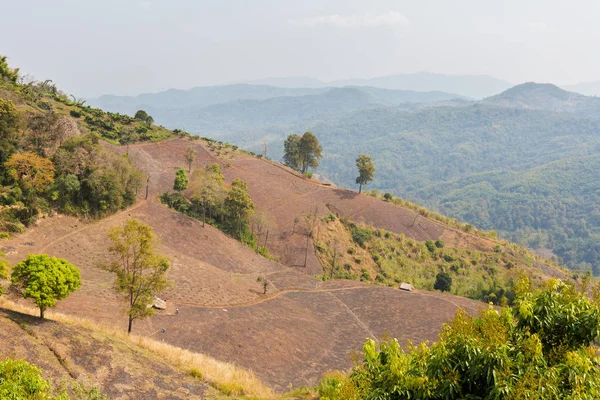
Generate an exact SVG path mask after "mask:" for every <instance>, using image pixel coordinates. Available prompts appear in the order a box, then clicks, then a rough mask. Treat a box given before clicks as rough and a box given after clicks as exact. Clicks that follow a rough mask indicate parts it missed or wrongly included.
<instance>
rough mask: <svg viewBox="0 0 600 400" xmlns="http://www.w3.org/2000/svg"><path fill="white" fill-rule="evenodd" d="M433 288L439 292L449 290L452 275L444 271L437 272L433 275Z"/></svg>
mask: <svg viewBox="0 0 600 400" xmlns="http://www.w3.org/2000/svg"><path fill="white" fill-rule="evenodd" d="M433 288H434V289H435V290H439V291H441V292H449V291H450V289H452V277H451V276H450V274H448V273H447V272H445V271H443V272H440V273H438V274H437V275H436V276H435V283H434V284H433Z"/></svg>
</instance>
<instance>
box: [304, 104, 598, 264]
mask: <svg viewBox="0 0 600 400" xmlns="http://www.w3.org/2000/svg"><path fill="white" fill-rule="evenodd" d="M312 129H313V131H315V132H321V137H322V140H323V147H324V148H325V149H327V153H326V154H327V156H326V157H324V160H323V162H322V165H321V171H323V172H324V173H325V174H326V175H327V176H328V177H329V178H330V179H332V180H333V181H334V182H339V183H341V184H344V185H347V186H351V185H353V183H354V178H355V175H356V171H354V169H353V168H352V166H349V165H348V164H345V163H342V162H340V160H343V159H347V158H351V157H352V156H353V155H354V154H358V153H366V154H371V155H372V157H373V160H374V162H375V165H376V167H377V173H376V178H375V180H374V182H373V185H372V186H371V187H372V188H378V189H380V190H382V191H390V192H392V193H397V194H399V195H401V196H404V197H406V198H408V199H410V200H413V201H416V202H420V203H424V204H427V205H428V206H430V207H432V208H434V209H437V210H439V211H441V212H442V213H443V214H445V215H449V216H452V217H455V218H458V219H461V220H465V221H468V222H470V223H472V224H474V225H476V226H480V227H482V228H486V229H496V230H499V231H500V233H501V234H502V235H503V236H505V237H510V238H512V239H515V240H517V241H520V242H521V243H526V244H529V245H530V246H532V247H534V248H550V249H552V250H554V252H555V253H556V254H557V255H559V256H560V257H563V259H564V261H565V262H566V263H567V264H568V265H569V266H571V267H582V268H592V266H595V265H598V263H599V261H600V246H599V245H598V241H597V238H598V234H600V220H599V219H598V218H597V215H598V213H599V210H598V201H597V200H598V199H599V198H600V188H599V187H598V185H597V184H596V182H597V176H598V171H600V169H599V168H598V152H599V151H600V121H598V120H595V119H588V118H580V117H577V116H575V115H571V114H565V113H560V114H559V113H553V112H549V111H541V110H524V109H516V108H501V107H493V106H487V105H474V106H469V107H460V108H449V107H446V108H432V109H428V110H424V111H421V112H417V113H407V112H402V111H391V110H385V111H384V110H366V111H361V112H358V113H354V114H352V115H350V116H346V117H345V118H343V119H339V120H336V121H329V122H322V123H319V124H317V125H315V126H314V127H312ZM361 138H369V139H368V140H364V139H361ZM594 268H595V267H594ZM596 272H598V271H596Z"/></svg>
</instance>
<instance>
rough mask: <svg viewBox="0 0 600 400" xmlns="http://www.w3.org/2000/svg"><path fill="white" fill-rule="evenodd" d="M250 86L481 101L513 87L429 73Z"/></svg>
mask: <svg viewBox="0 0 600 400" xmlns="http://www.w3.org/2000/svg"><path fill="white" fill-rule="evenodd" d="M246 83H250V84H258V85H271V86H278V87H288V88H298V87H310V88H319V87H332V86H334V87H343V86H371V87H375V88H381V89H395V90H413V91H417V92H431V91H441V92H448V93H457V94H460V95H461V96H464V97H471V98H474V99H481V98H484V97H488V96H491V95H494V94H496V93H499V92H501V91H503V90H506V89H508V88H509V87H511V86H512V85H511V84H510V83H508V82H506V81H503V80H501V79H497V78H494V77H492V76H488V75H445V74H436V73H431V72H417V73H414V74H397V75H389V76H382V77H377V78H370V79H345V80H337V81H331V82H324V81H320V80H318V79H313V78H308V77H287V78H266V79H258V80H253V81H246Z"/></svg>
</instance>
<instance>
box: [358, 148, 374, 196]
mask: <svg viewBox="0 0 600 400" xmlns="http://www.w3.org/2000/svg"><path fill="white" fill-rule="evenodd" d="M356 167H357V168H358V176H357V177H356V183H358V184H359V185H360V186H359V187H358V193H361V192H362V187H363V185H367V184H368V183H369V182H371V181H372V180H373V174H375V165H373V160H371V156H368V155H366V154H361V155H359V156H358V158H357V159H356Z"/></svg>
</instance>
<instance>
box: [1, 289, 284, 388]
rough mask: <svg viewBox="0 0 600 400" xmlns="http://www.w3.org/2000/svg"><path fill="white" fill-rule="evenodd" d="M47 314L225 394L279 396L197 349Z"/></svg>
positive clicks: (30, 311) (8, 305) (26, 310)
mask: <svg viewBox="0 0 600 400" xmlns="http://www.w3.org/2000/svg"><path fill="white" fill-rule="evenodd" d="M0 307H2V308H5V309H8V310H12V311H15V312H19V313H22V314H27V315H32V316H38V315H39V310H38V309H37V308H33V307H29V306H25V305H22V304H19V303H15V302H13V301H11V300H8V299H5V298H0ZM46 315H47V316H46V318H48V319H51V320H54V321H57V322H61V323H64V324H71V325H75V326H78V327H82V328H87V329H90V330H93V331H95V332H99V333H102V334H104V335H107V336H110V337H112V338H114V339H117V340H121V341H124V342H125V343H130V344H132V345H135V346H138V347H139V348H140V350H147V351H150V352H151V353H153V354H155V355H158V356H160V357H161V358H163V359H164V360H165V361H166V362H168V363H169V364H171V365H173V366H174V367H176V368H178V369H180V370H182V371H184V372H185V373H188V374H190V375H192V376H195V377H198V378H201V379H203V380H204V381H206V382H208V383H209V384H210V385H211V386H213V387H215V388H216V389H218V390H219V391H221V392H223V393H224V394H227V395H246V396H253V397H257V398H261V399H273V398H276V395H275V393H274V392H273V391H272V390H271V389H270V388H269V387H267V386H266V385H265V384H263V383H262V382H261V381H260V380H259V379H258V378H257V377H256V376H255V375H254V374H253V373H252V372H250V371H246V370H244V369H241V368H239V367H236V366H235V365H233V364H229V363H225V362H220V361H218V360H216V359H214V358H212V357H209V356H206V355H204V354H199V353H194V352H191V351H189V350H185V349H181V348H179V347H175V346H172V345H169V344H167V343H163V342H159V341H156V340H153V339H150V338H148V337H145V336H139V335H134V334H130V335H128V334H127V333H126V332H125V331H122V330H119V329H116V328H111V327H108V326H106V325H102V324H98V323H96V322H94V321H91V320H89V319H85V318H80V317H74V316H71V315H66V314H61V313H59V312H56V311H52V310H49V311H47V312H46Z"/></svg>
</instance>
